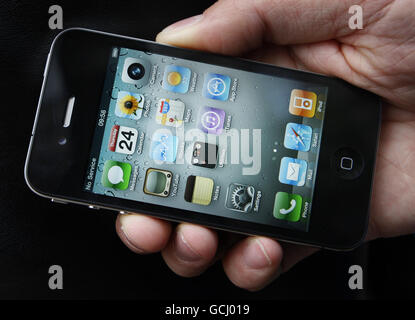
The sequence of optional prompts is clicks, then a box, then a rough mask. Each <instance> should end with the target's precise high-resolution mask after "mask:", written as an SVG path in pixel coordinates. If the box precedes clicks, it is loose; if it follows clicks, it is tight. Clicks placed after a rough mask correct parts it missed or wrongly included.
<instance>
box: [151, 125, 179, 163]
mask: <svg viewBox="0 0 415 320" xmlns="http://www.w3.org/2000/svg"><path fill="white" fill-rule="evenodd" d="M177 144H178V139H177V137H176V136H173V135H172V134H171V133H170V132H168V131H164V130H158V131H157V132H155V133H154V134H153V136H152V138H151V145H150V158H152V159H153V160H157V161H163V162H174V161H175V160H176V154H177Z"/></svg>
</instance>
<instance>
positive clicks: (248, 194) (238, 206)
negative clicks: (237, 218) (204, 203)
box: [225, 183, 255, 212]
mask: <svg viewBox="0 0 415 320" xmlns="http://www.w3.org/2000/svg"><path fill="white" fill-rule="evenodd" d="M254 196H255V188H254V187H253V186H246V185H243V184H239V183H232V184H231V185H230V186H229V187H228V192H227V194H226V204H225V207H226V208H228V209H231V210H235V211H240V212H251V211H252V208H253V205H254V198H255V197H254Z"/></svg>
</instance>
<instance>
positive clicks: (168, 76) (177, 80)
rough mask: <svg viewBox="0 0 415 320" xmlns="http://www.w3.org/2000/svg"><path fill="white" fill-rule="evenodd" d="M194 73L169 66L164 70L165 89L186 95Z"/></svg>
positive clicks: (182, 68) (183, 68)
mask: <svg viewBox="0 0 415 320" xmlns="http://www.w3.org/2000/svg"><path fill="white" fill-rule="evenodd" d="M191 75H192V71H191V70H190V69H189V68H185V67H181V66H174V65H168V66H167V67H166V69H165V70H164V76H163V85H162V87H163V89H165V90H168V91H172V92H178V93H186V92H187V90H189V83H190V76H191Z"/></svg>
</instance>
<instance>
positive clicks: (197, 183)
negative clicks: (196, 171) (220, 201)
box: [184, 176, 214, 206]
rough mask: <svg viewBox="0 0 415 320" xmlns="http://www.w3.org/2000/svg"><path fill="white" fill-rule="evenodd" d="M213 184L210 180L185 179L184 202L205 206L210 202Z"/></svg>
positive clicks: (198, 178)
mask: <svg viewBox="0 0 415 320" xmlns="http://www.w3.org/2000/svg"><path fill="white" fill-rule="evenodd" d="M213 185H214V182H213V180H212V179H210V178H205V177H199V176H189V177H188V178H187V183H186V190H185V192H184V200H186V201H187V202H191V203H195V204H200V205H202V206H207V205H209V204H210V202H211V200H212V194H213Z"/></svg>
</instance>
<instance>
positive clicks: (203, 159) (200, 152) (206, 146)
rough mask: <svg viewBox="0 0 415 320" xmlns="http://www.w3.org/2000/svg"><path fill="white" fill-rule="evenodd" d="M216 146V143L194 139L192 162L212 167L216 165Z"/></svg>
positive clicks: (196, 164) (200, 165)
mask: <svg viewBox="0 0 415 320" xmlns="http://www.w3.org/2000/svg"><path fill="white" fill-rule="evenodd" d="M217 157H218V146H217V145H216V144H211V143H205V142H200V141H196V142H195V143H194V145H193V152H192V164H193V165H195V166H199V167H205V168H210V169H213V168H215V167H216V160H217Z"/></svg>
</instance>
